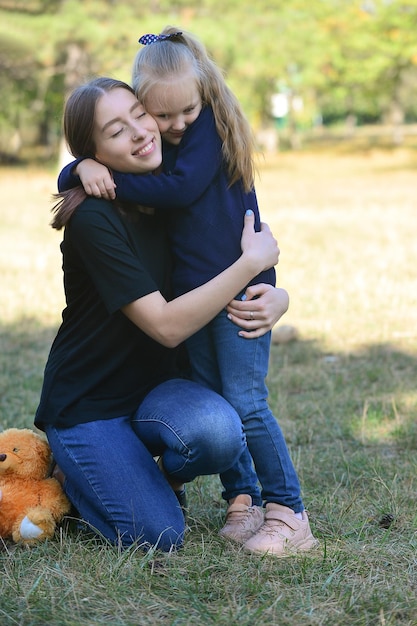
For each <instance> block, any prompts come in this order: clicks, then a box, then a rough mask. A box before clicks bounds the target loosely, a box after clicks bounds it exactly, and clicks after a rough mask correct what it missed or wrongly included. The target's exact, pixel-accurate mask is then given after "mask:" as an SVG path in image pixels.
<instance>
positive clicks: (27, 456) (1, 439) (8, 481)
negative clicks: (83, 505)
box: [0, 428, 70, 544]
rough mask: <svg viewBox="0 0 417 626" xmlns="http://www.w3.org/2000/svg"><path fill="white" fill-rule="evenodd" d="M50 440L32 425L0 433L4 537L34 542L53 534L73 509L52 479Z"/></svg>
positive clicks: (0, 524) (1, 530)
mask: <svg viewBox="0 0 417 626" xmlns="http://www.w3.org/2000/svg"><path fill="white" fill-rule="evenodd" d="M51 461H52V453H51V449H50V447H49V444H48V442H47V441H46V440H45V439H44V438H43V437H41V436H40V435H38V434H37V433H35V432H34V431H33V430H30V429H28V428H22V429H19V428H9V429H7V430H5V431H3V432H0V537H2V538H3V539H13V541H15V542H16V543H17V542H20V543H25V544H34V543H37V542H39V541H42V540H44V539H48V538H50V537H52V536H53V534H54V532H55V528H56V525H57V524H58V523H59V522H60V521H61V520H62V518H63V517H64V515H65V514H66V513H69V511H70V503H69V501H68V499H67V497H66V495H65V494H64V492H63V490H62V487H61V485H60V484H59V482H58V481H57V480H55V478H48V474H49V470H50V466H51Z"/></svg>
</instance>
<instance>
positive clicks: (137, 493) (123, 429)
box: [46, 379, 246, 551]
mask: <svg viewBox="0 0 417 626" xmlns="http://www.w3.org/2000/svg"><path fill="white" fill-rule="evenodd" d="M46 434H47V437H48V440H49V443H50V446H51V448H52V451H53V454H54V457H55V460H56V462H57V464H58V465H59V467H60V468H61V469H62V471H63V473H64V474H65V476H66V479H65V484H64V489H65V492H66V493H67V495H68V498H69V499H70V501H71V502H72V504H73V505H74V507H75V508H76V509H77V511H78V513H79V515H80V517H81V518H82V519H83V520H84V521H85V522H86V523H87V524H88V525H89V526H90V527H91V528H92V529H93V530H94V531H97V532H98V533H100V534H102V535H103V536H104V537H105V538H107V539H108V540H109V541H110V542H112V543H119V544H121V545H123V546H129V545H131V544H132V543H134V542H138V543H139V544H143V546H144V547H149V546H157V547H158V548H160V549H162V550H165V551H169V550H171V549H172V548H173V547H178V546H180V545H181V544H182V541H183V535H184V531H185V522H184V517H183V514H182V511H181V509H180V507H179V504H178V500H177V498H176V496H175V494H174V492H173V490H172V488H171V487H170V486H169V484H168V482H167V480H166V479H165V477H164V475H163V474H162V472H161V471H160V470H159V468H158V466H157V464H156V463H155V461H154V459H153V457H154V456H157V455H162V457H163V465H164V469H165V471H166V472H167V473H168V474H171V475H172V476H173V477H175V478H176V479H178V481H180V482H189V481H191V480H193V479H194V478H195V477H196V476H199V475H204V474H218V473H221V472H223V471H225V470H226V469H227V468H228V467H231V466H232V465H233V464H234V463H235V462H236V461H237V459H238V458H239V457H240V456H241V454H242V452H243V450H244V448H245V447H246V442H245V436H244V433H243V429H242V424H241V422H240V419H239V416H238V415H237V413H236V412H235V410H234V409H233V408H232V407H231V406H230V404H229V403H228V402H226V400H225V399H224V398H222V397H221V396H219V395H218V394H216V393H214V392H212V391H211V390H209V389H206V388H204V387H201V386H200V385H198V384H196V383H193V382H191V381H187V380H182V379H174V380H169V381H167V382H164V383H162V384H161V385H159V386H158V387H156V388H155V389H153V390H152V391H151V392H150V393H149V394H148V395H147V396H146V398H145V399H144V400H143V402H142V403H141V405H140V406H139V408H138V409H137V411H136V413H135V414H134V415H133V416H121V417H118V418H115V419H110V420H97V421H94V422H88V423H85V424H79V425H77V426H73V427H71V428H56V427H55V426H50V425H49V426H47V427H46Z"/></svg>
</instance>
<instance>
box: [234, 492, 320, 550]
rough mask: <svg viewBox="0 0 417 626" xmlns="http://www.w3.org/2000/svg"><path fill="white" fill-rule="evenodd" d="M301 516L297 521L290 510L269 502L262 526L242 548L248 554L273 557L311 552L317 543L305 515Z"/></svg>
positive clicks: (304, 513)
mask: <svg viewBox="0 0 417 626" xmlns="http://www.w3.org/2000/svg"><path fill="white" fill-rule="evenodd" d="M302 515H303V519H298V517H296V515H295V513H294V511H293V510H292V509H289V508H288V507H286V506H282V505H281V504H275V503H274V502H269V503H268V504H267V505H266V512H265V521H264V523H263V525H262V526H261V528H260V529H259V530H258V532H256V533H255V534H254V535H253V536H252V537H250V538H249V539H248V541H246V542H245V544H244V548H245V549H246V550H249V552H254V553H257V554H265V553H268V554H273V555H275V556H288V555H289V554H291V553H292V554H294V552H297V551H299V550H311V549H312V548H314V547H316V546H317V545H318V543H319V542H318V540H317V539H315V538H314V537H313V534H312V532H311V529H310V523H309V521H308V516H307V513H306V512H305V511H303V514H302Z"/></svg>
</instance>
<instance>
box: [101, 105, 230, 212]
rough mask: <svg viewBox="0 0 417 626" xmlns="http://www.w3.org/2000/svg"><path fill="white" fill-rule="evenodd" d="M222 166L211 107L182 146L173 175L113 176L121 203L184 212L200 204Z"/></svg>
mask: <svg viewBox="0 0 417 626" xmlns="http://www.w3.org/2000/svg"><path fill="white" fill-rule="evenodd" d="M221 166H222V142H221V140H220V137H219V135H218V134H217V130H216V123H215V120H214V115H213V112H212V110H211V108H210V107H206V108H204V109H203V110H202V111H201V113H200V115H199V116H198V118H197V119H196V121H195V122H193V124H191V125H190V126H189V127H188V129H187V131H186V132H185V134H184V137H183V139H182V141H181V143H180V146H179V150H178V156H177V160H176V164H175V167H174V169H173V171H172V172H171V173H170V174H159V175H158V176H153V175H148V176H143V175H142V176H141V175H137V174H122V173H120V172H113V175H114V181H115V183H116V195H117V197H118V199H119V200H122V201H128V202H137V203H139V204H142V205H145V206H151V207H154V208H156V209H165V210H171V209H182V208H186V207H188V206H190V205H192V204H194V202H196V201H197V200H198V198H199V197H200V196H201V195H203V193H204V192H205V191H206V189H207V187H208V186H209V185H210V184H211V183H212V182H213V180H214V178H215V177H216V175H217V173H218V171H219V169H220V168H221Z"/></svg>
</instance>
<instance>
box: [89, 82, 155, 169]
mask: <svg viewBox="0 0 417 626" xmlns="http://www.w3.org/2000/svg"><path fill="white" fill-rule="evenodd" d="M93 139H94V142H95V145H96V153H95V157H96V159H97V160H98V161H100V162H101V163H103V164H104V165H107V166H108V167H110V168H111V169H114V170H117V171H118V172H126V173H127V172H130V173H133V174H145V173H148V172H151V171H153V170H155V169H156V168H157V167H159V165H160V164H161V161H162V152H161V136H160V133H159V130H158V125H157V123H156V122H155V120H154V119H153V117H152V116H151V115H149V113H146V112H145V109H144V108H143V106H142V105H141V104H140V102H139V101H138V100H137V99H136V96H134V95H133V94H132V93H130V91H128V90H127V89H123V88H121V87H120V88H119V87H117V88H116V89H113V90H112V91H109V92H107V93H105V94H103V96H102V97H101V98H100V99H99V100H97V103H96V110H95V121H94V132H93Z"/></svg>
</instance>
